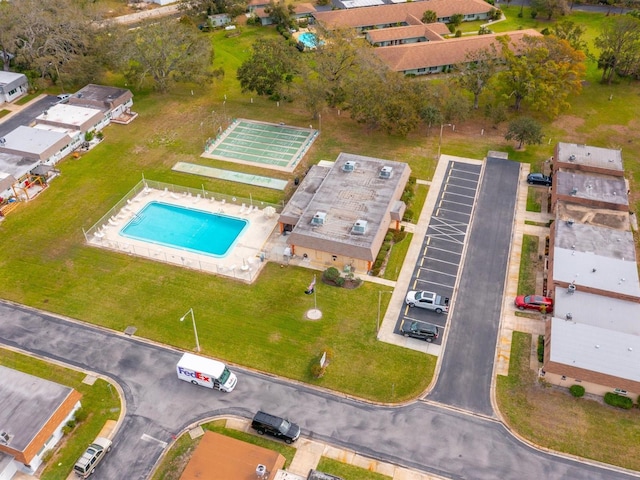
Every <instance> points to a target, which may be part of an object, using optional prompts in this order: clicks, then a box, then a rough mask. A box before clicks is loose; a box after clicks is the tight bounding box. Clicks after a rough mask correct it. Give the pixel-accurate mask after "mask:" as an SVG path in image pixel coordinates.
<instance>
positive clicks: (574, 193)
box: [569, 187, 578, 195]
mask: <svg viewBox="0 0 640 480" xmlns="http://www.w3.org/2000/svg"><path fill="white" fill-rule="evenodd" d="M577 193H578V189H577V188H575V187H574V188H572V189H571V192H569V195H576V194H577Z"/></svg>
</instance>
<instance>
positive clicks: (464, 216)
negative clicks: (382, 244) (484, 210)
mask: <svg viewBox="0 0 640 480" xmlns="http://www.w3.org/2000/svg"><path fill="white" fill-rule="evenodd" d="M481 170H482V165H481V164H474V163H463V162H457V161H449V163H448V165H447V168H446V173H445V176H444V179H443V182H442V184H441V185H440V192H439V194H438V197H437V200H436V203H435V207H434V211H433V215H432V216H431V218H430V220H429V226H428V228H427V232H426V235H425V237H424V240H423V243H422V248H421V251H420V255H419V257H418V260H417V262H416V266H415V269H414V270H413V274H412V278H411V281H410V283H409V290H426V291H431V292H436V293H437V294H439V295H441V296H443V297H448V298H449V299H450V303H449V305H450V306H451V304H452V303H453V301H454V300H455V299H454V290H455V286H456V280H457V275H458V270H459V267H460V263H461V261H462V255H463V251H464V245H465V241H466V238H467V232H468V229H469V225H470V223H471V216H472V213H473V206H474V202H475V199H476V195H477V192H478V185H479V180H480V173H481ZM432 188H433V187H432ZM404 293H406V292H404ZM447 317H448V316H447V315H446V314H438V313H436V312H435V311H431V310H426V309H423V308H418V307H413V308H411V307H409V306H407V305H404V306H403V308H402V309H401V311H400V315H399V317H398V320H397V323H396V327H395V330H394V331H395V333H398V334H400V328H401V326H402V323H403V322H405V321H406V322H411V321H413V320H419V321H422V322H426V323H429V324H432V325H436V326H437V327H438V329H439V335H438V338H437V339H434V340H433V343H435V344H437V345H439V344H441V342H442V338H443V335H444V331H445V329H446V328H447ZM414 341H420V340H414Z"/></svg>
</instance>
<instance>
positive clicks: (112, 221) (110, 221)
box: [109, 218, 118, 226]
mask: <svg viewBox="0 0 640 480" xmlns="http://www.w3.org/2000/svg"><path fill="white" fill-rule="evenodd" d="M109 225H113V226H116V225H118V222H117V221H115V220H114V219H113V218H110V219H109Z"/></svg>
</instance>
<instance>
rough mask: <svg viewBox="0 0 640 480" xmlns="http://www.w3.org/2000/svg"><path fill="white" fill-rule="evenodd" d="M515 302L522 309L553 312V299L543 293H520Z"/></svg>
mask: <svg viewBox="0 0 640 480" xmlns="http://www.w3.org/2000/svg"><path fill="white" fill-rule="evenodd" d="M514 303H515V304H516V307H518V308H519V309H520V310H538V311H539V312H541V311H543V310H544V311H545V312H546V313H551V312H553V299H552V298H549V297H543V296H542V295H518V296H517V297H516V300H515V302H514Z"/></svg>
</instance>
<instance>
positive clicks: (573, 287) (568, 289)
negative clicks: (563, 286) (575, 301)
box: [567, 283, 576, 293]
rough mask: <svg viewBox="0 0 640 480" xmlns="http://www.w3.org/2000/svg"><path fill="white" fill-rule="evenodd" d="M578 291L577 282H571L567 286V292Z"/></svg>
mask: <svg viewBox="0 0 640 480" xmlns="http://www.w3.org/2000/svg"><path fill="white" fill-rule="evenodd" d="M575 291H576V284H575V283H570V284H569V286H568V287H567V293H574V292H575Z"/></svg>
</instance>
